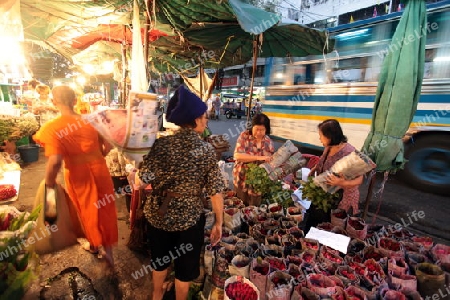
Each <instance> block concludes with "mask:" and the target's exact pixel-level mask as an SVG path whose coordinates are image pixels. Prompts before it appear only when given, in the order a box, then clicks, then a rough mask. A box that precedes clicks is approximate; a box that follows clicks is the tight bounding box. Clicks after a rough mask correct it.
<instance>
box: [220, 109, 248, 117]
mask: <svg viewBox="0 0 450 300" xmlns="http://www.w3.org/2000/svg"><path fill="white" fill-rule="evenodd" d="M224 114H225V117H226V118H227V119H231V118H233V117H237V118H238V119H240V118H242V117H245V116H246V114H245V110H242V109H237V108H224Z"/></svg>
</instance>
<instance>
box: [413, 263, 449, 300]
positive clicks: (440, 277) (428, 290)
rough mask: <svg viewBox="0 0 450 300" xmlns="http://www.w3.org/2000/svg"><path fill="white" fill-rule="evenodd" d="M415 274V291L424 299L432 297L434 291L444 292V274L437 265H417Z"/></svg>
mask: <svg viewBox="0 0 450 300" xmlns="http://www.w3.org/2000/svg"><path fill="white" fill-rule="evenodd" d="M415 273H416V277H417V290H418V291H419V293H420V295H421V296H422V297H423V298H424V299H425V298H426V297H433V294H435V293H436V291H439V290H441V291H444V290H445V274H444V271H442V269H441V268H440V267H439V266H438V265H435V264H431V263H420V264H417V266H416V269H415Z"/></svg>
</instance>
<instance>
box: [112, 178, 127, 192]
mask: <svg viewBox="0 0 450 300" xmlns="http://www.w3.org/2000/svg"><path fill="white" fill-rule="evenodd" d="M111 178H112V181H113V184H114V192H115V193H116V194H120V195H123V194H125V193H130V191H127V190H128V189H129V188H127V187H128V179H127V176H111Z"/></svg>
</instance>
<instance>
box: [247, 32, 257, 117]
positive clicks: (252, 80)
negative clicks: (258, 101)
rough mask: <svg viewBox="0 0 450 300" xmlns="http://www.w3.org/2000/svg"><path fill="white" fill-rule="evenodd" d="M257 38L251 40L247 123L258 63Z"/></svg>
mask: <svg viewBox="0 0 450 300" xmlns="http://www.w3.org/2000/svg"><path fill="white" fill-rule="evenodd" d="M258 46H259V43H258V38H257V37H256V38H255V39H254V40H253V67H252V77H251V79H250V95H249V97H248V109H247V123H249V122H250V111H251V110H252V97H253V84H254V82H255V73H256V66H257V62H258Z"/></svg>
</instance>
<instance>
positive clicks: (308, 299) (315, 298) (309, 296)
mask: <svg viewBox="0 0 450 300" xmlns="http://www.w3.org/2000/svg"><path fill="white" fill-rule="evenodd" d="M301 291H302V293H301V296H302V297H303V299H305V300H319V299H320V296H319V295H318V294H316V293H314V292H313V291H311V290H310V289H309V288H306V287H302V290H301Z"/></svg>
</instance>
